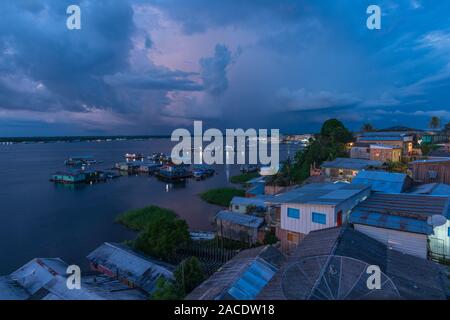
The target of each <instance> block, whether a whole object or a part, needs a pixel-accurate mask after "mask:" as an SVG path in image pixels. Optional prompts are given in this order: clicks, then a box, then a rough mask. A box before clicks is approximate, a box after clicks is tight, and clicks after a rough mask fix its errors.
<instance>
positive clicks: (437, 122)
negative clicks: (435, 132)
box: [429, 116, 441, 129]
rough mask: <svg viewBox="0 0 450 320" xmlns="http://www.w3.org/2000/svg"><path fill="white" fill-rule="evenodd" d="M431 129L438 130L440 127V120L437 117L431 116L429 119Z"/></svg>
mask: <svg viewBox="0 0 450 320" xmlns="http://www.w3.org/2000/svg"><path fill="white" fill-rule="evenodd" d="M429 126H430V128H431V129H438V128H440V127H441V119H439V117H436V116H433V117H431V120H430V124H429Z"/></svg>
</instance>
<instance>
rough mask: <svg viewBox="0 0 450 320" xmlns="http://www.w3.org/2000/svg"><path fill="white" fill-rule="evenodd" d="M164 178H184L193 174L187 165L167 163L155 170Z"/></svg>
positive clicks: (158, 175)
mask: <svg viewBox="0 0 450 320" xmlns="http://www.w3.org/2000/svg"><path fill="white" fill-rule="evenodd" d="M155 175H156V176H157V177H159V178H161V179H163V180H170V181H173V180H175V181H176V180H184V179H186V178H189V177H191V176H192V173H191V172H190V171H189V170H188V166H186V165H182V164H181V165H165V166H163V167H161V168H160V169H159V170H157V171H156V172H155Z"/></svg>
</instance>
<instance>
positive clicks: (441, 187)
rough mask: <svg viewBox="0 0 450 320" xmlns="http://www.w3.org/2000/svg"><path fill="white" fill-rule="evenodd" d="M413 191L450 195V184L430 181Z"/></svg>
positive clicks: (416, 192) (415, 192)
mask: <svg viewBox="0 0 450 320" xmlns="http://www.w3.org/2000/svg"><path fill="white" fill-rule="evenodd" d="M411 193H413V194H428V195H433V196H448V197H450V185H448V184H444V183H428V184H422V185H420V186H417V187H415V188H414V189H413V190H412V191H411Z"/></svg>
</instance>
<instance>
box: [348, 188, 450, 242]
mask: <svg viewBox="0 0 450 320" xmlns="http://www.w3.org/2000/svg"><path fill="white" fill-rule="evenodd" d="M449 199H450V198H449V197H438V196H424V195H415V194H381V193H378V194H373V195H371V196H370V197H369V198H368V199H366V200H365V201H363V202H362V203H360V204H359V205H357V206H356V207H355V208H354V209H353V210H352V213H351V214H350V220H349V221H350V222H351V223H359V224H365V225H370V226H375V227H381V228H387V229H395V230H400V231H408V232H414V233H422V234H428V235H429V234H432V227H431V226H429V225H428V223H427V219H428V217H430V216H432V215H443V216H446V217H448V216H449Z"/></svg>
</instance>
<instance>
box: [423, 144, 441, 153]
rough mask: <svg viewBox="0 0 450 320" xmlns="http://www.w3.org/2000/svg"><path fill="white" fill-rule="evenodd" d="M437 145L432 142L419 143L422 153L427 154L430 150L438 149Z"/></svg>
mask: <svg viewBox="0 0 450 320" xmlns="http://www.w3.org/2000/svg"><path fill="white" fill-rule="evenodd" d="M438 148H439V147H438V146H437V145H435V144H432V143H422V144H421V145H420V150H421V151H422V155H424V156H427V155H429V154H430V152H431V151H434V150H436V149H438Z"/></svg>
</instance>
